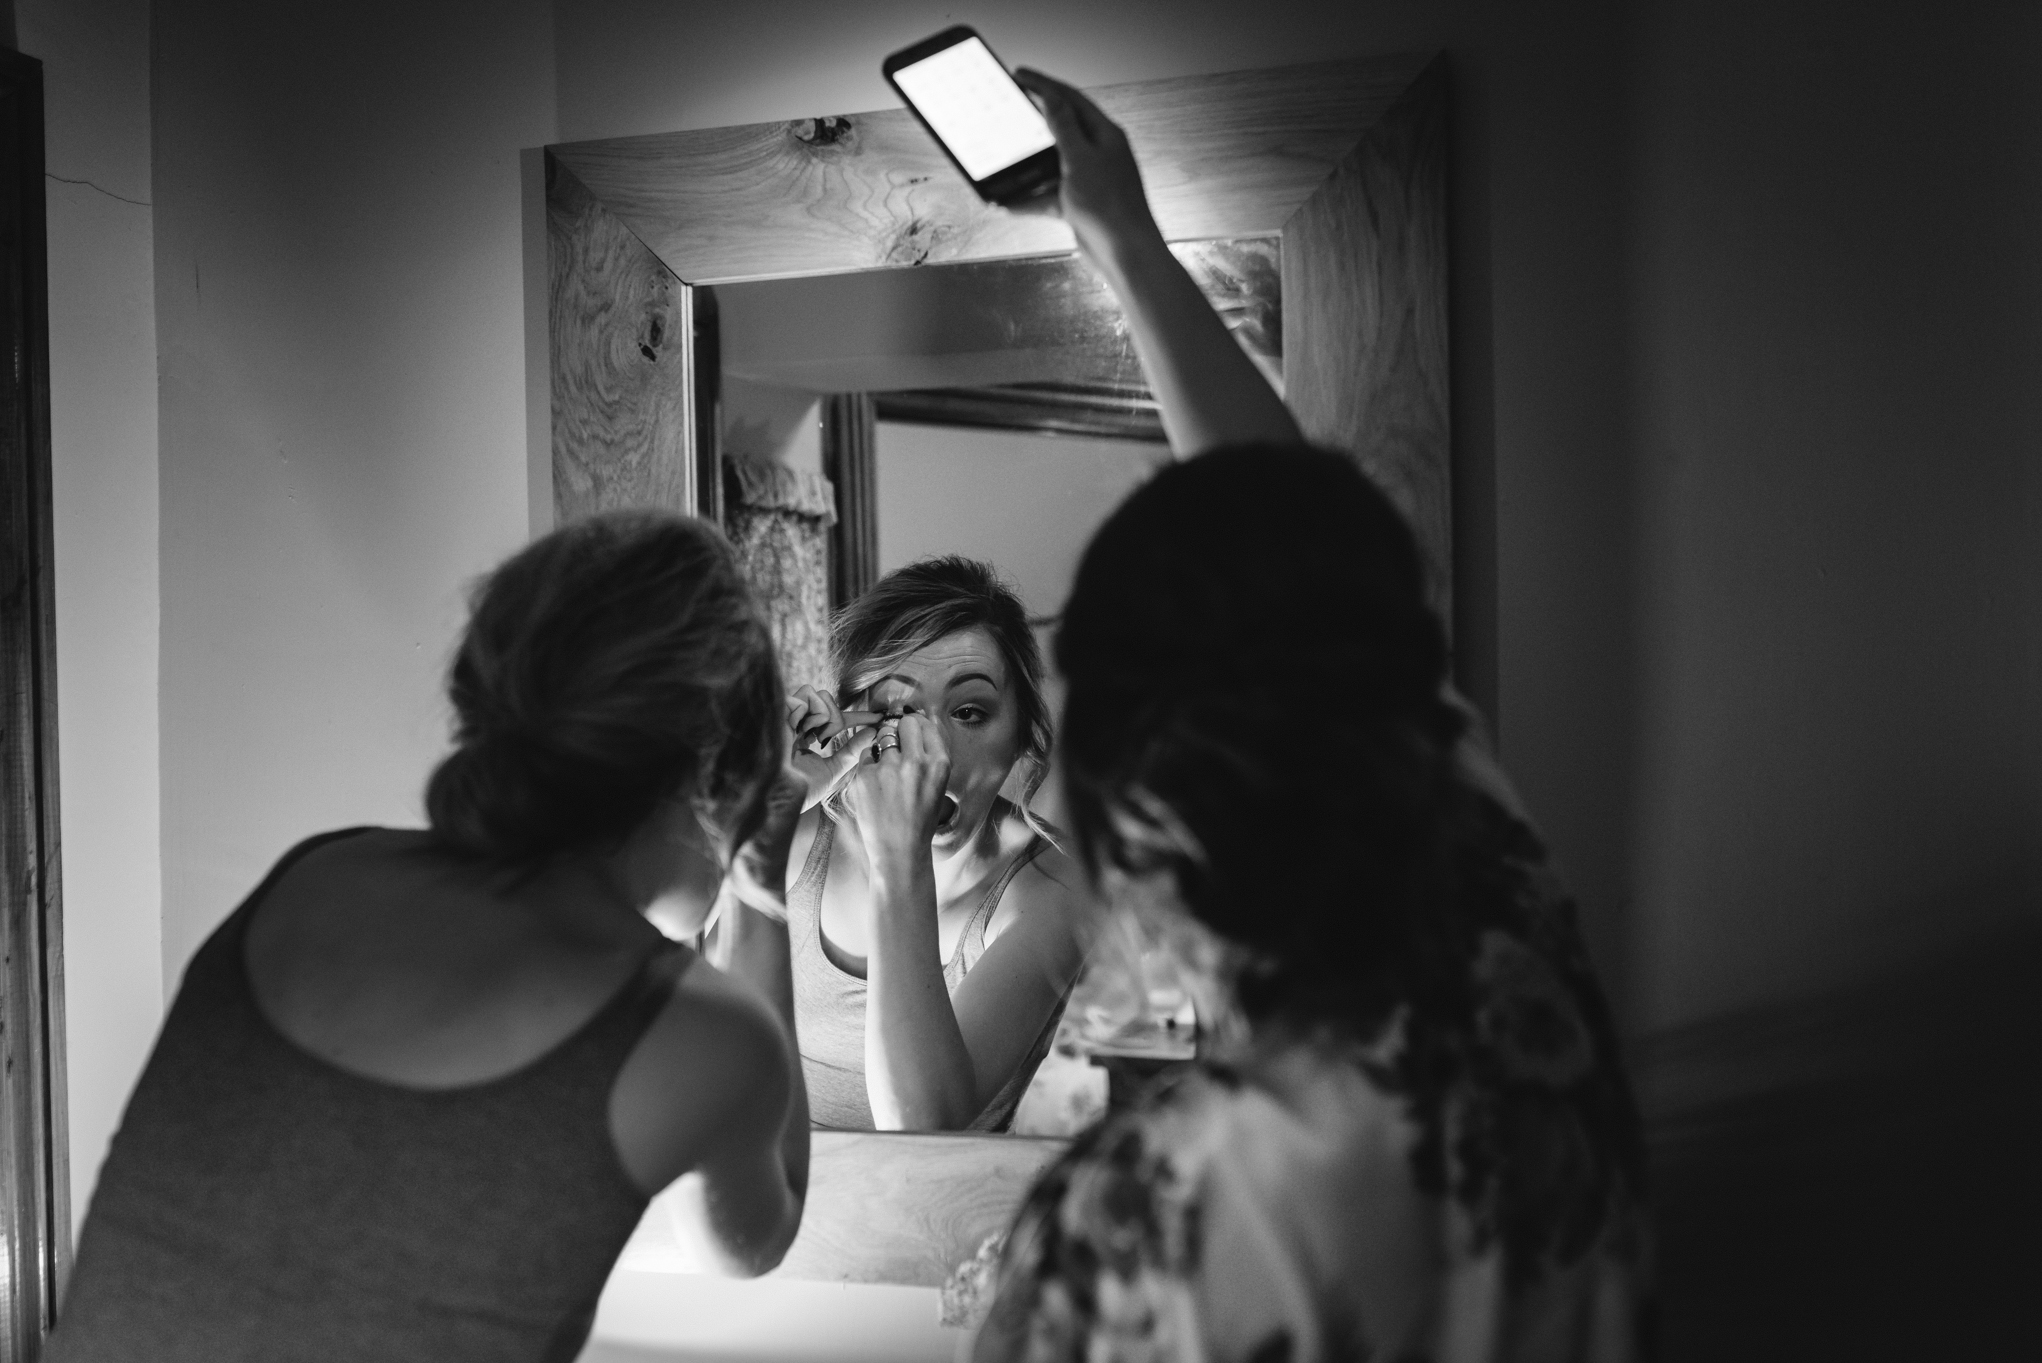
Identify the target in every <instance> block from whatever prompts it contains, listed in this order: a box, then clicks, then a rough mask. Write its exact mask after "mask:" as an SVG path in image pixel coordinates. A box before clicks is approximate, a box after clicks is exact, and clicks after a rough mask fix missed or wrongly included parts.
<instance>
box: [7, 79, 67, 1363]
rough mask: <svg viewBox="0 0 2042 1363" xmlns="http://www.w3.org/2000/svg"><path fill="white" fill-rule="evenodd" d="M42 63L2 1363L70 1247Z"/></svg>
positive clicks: (29, 293) (12, 356) (15, 402)
mask: <svg viewBox="0 0 2042 1363" xmlns="http://www.w3.org/2000/svg"><path fill="white" fill-rule="evenodd" d="M45 213H46V209H45V204H44V197H43V83H42V63H41V62H39V61H37V60H35V59H34V58H33V57H24V56H22V55H21V54H20V53H18V52H12V51H6V50H0V338H4V339H5V341H6V343H7V348H8V350H9V352H10V353H9V354H8V356H7V359H8V364H7V367H6V370H5V372H4V373H0V669H4V677H5V680H4V683H0V707H4V708H0V1181H4V1192H0V1241H4V1244H0V1254H4V1255H5V1262H4V1263H0V1359H4V1360H7V1361H8V1363H14V1361H15V1360H21V1361H23V1363H26V1360H31V1359H34V1358H35V1357H37V1356H38V1355H39V1354H40V1352H41V1349H42V1338H43V1335H44V1334H45V1333H46V1332H47V1331H48V1329H49V1327H50V1325H51V1324H52V1322H53V1321H54V1319H55V1316H56V1305H57V1293H58V1291H59V1289H60V1288H61V1286H62V1284H63V1280H64V1276H65V1273H66V1271H67V1270H68V1269H69V1267H70V1257H71V1211H70V1167H69V1166H70V1160H69V1152H68V1131H67V1125H68V1124H67V1121H66V1114H65V1099H64V972H63V886H62V880H61V875H60V869H59V868H60V862H59V858H58V845H59V844H58V824H57V819H58V801H57V656H56V607H55V597H54V592H53V589H52V573H53V567H54V564H55V557H56V555H55V546H54V542H53V538H52V530H53V511H52V503H51V489H50V366H49V284H48V256H47V249H46V241H45V232H46V216H45Z"/></svg>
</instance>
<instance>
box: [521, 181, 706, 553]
mask: <svg viewBox="0 0 2042 1363" xmlns="http://www.w3.org/2000/svg"><path fill="white" fill-rule="evenodd" d="M546 264H547V299H548V308H547V330H548V340H549V342H550V345H549V350H550V355H551V366H550V368H551V376H552V399H553V505H554V524H556V525H564V524H566V523H567V522H568V521H570V520H573V519H575V518H577V517H580V516H586V515H590V514H592V513H594V512H597V511H609V510H615V509H618V508H621V507H633V506H654V507H665V508H667V509H669V510H673V511H681V512H687V513H693V512H694V511H695V510H696V507H695V468H694V448H695V441H696V431H695V429H694V421H695V414H694V402H693V395H692V392H691V384H692V382H693V380H694V376H695V366H694V364H693V362H692V352H693V318H692V309H691V308H690V306H689V304H690V299H689V297H688V291H687V288H686V286H685V285H683V284H682V283H681V282H680V281H679V280H678V279H676V278H674V276H673V273H672V272H671V271H669V270H668V269H667V268H666V267H665V266H664V265H662V264H661V263H660V262H659V259H658V257H656V256H654V255H653V254H652V252H650V251H648V250H647V249H646V248H645V246H644V244H643V243H642V242H640V241H639V240H638V239H637V238H636V237H634V236H632V235H631V232H630V229H628V228H626V227H625V226H624V224H623V223H621V222H619V221H618V220H617V218H616V217H615V216H614V215H613V214H611V213H609V212H608V211H607V210H605V209H604V207H603V206H602V204H600V203H598V202H597V201H596V199H595V197H594V196H593V195H591V194H590V193H589V192H588V190H587V189H586V188H585V187H584V186H582V185H581V184H580V183H579V182H578V181H577V180H576V179H575V178H574V176H573V175H572V174H571V173H569V172H567V171H566V170H564V169H562V168H561V167H560V166H559V165H557V164H556V163H554V162H553V161H551V160H549V161H548V162H547V168H546Z"/></svg>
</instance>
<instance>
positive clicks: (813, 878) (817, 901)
mask: <svg viewBox="0 0 2042 1363" xmlns="http://www.w3.org/2000/svg"><path fill="white" fill-rule="evenodd" d="M836 840H837V823H836V820H834V819H832V818H831V817H830V816H829V813H828V812H827V811H823V812H820V813H818V814H817V815H816V821H815V838H814V840H813V841H812V842H810V843H809V845H808V860H806V861H804V862H802V863H801V874H800V875H799V876H798V877H796V879H795V881H794V883H793V884H792V885H790V886H788V887H787V921H788V923H789V925H790V926H791V925H796V924H800V923H805V922H809V921H811V920H814V919H818V918H820V917H821V914H822V887H823V882H824V881H825V880H826V879H827V878H828V877H829V873H830V849H831V848H832V847H834V846H835V845H836Z"/></svg>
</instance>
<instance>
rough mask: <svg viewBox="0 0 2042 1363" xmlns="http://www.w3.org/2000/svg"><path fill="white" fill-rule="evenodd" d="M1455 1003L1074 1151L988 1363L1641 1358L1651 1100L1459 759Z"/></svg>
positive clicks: (1471, 758) (1545, 890)
mask: <svg viewBox="0 0 2042 1363" xmlns="http://www.w3.org/2000/svg"><path fill="white" fill-rule="evenodd" d="M1461 769H1462V774H1463V777H1464V780H1463V781H1462V783H1461V784H1462V786H1463V787H1464V793H1465V796H1466V798H1465V799H1463V800H1461V801H1460V802H1459V805H1460V809H1461V811H1462V812H1461V814H1460V815H1459V816H1457V817H1458V821H1459V823H1460V825H1461V826H1460V827H1459V828H1457V829H1456V833H1455V838H1454V846H1455V848H1456V855H1457V857H1458V859H1459V861H1460V862H1461V865H1460V867H1459V871H1460V881H1459V883H1460V885H1461V887H1462V892H1461V896H1460V897H1461V898H1462V899H1463V900H1466V901H1468V902H1467V903H1466V904H1464V905H1463V906H1462V907H1463V909H1464V911H1466V912H1469V913H1471V914H1472V915H1473V918H1472V920H1471V922H1470V923H1469V940H1470V942H1471V946H1470V948H1469V950H1468V951H1467V952H1466V959H1465V961H1464V968H1465V975H1464V979H1463V980H1462V981H1461V984H1462V985H1463V986H1464V987H1462V988H1459V989H1454V990H1448V991H1446V992H1447V993H1449V994H1452V995H1455V996H1457V998H1458V1002H1454V1003H1450V1004H1448V1005H1446V1006H1439V1005H1437V1004H1436V1003H1435V1004H1434V1005H1433V1006H1430V1007H1424V1006H1414V1005H1407V1006H1405V1007H1403V1008H1402V1009H1401V1010H1400V1011H1399V1012H1398V1013H1397V1014H1396V1016H1395V1019H1394V1020H1393V1021H1392V1023H1391V1024H1390V1025H1389V1027H1388V1028H1387V1029H1386V1030H1385V1032H1384V1034H1383V1035H1381V1036H1378V1037H1375V1038H1371V1039H1368V1040H1367V1041H1365V1042H1358V1041H1355V1040H1353V1039H1351V1038H1347V1039H1342V1038H1338V1037H1334V1036H1332V1035H1328V1034H1324V1033H1321V1034H1316V1035H1310V1036H1306V1035H1301V1034H1295V1035H1291V1036H1287V1037H1282V1038H1272V1037H1268V1036H1264V1037H1260V1038H1257V1039H1256V1040H1255V1041H1253V1042H1252V1043H1250V1044H1249V1045H1248V1046H1246V1047H1245V1048H1243V1049H1242V1050H1241V1051H1240V1052H1239V1053H1238V1054H1236V1055H1234V1056H1233V1057H1231V1058H1230V1059H1229V1060H1226V1061H1220V1060H1207V1061H1202V1062H1201V1063H1199V1064H1198V1065H1196V1066H1195V1067H1192V1068H1190V1069H1189V1070H1188V1071H1186V1072H1183V1073H1180V1074H1179V1075H1176V1076H1174V1077H1173V1078H1172V1079H1170V1080H1168V1081H1166V1082H1165V1083H1164V1084H1163V1085H1162V1086H1161V1087H1159V1088H1157V1089H1155V1090H1153V1091H1151V1092H1150V1093H1149V1094H1147V1095H1146V1096H1145V1097H1144V1100H1143V1101H1142V1102H1141V1103H1140V1104H1139V1105H1138V1106H1137V1107H1136V1108H1135V1109H1134V1110H1131V1111H1129V1112H1126V1113H1122V1114H1117V1115H1114V1116H1110V1117H1109V1118H1108V1119H1107V1120H1106V1121H1104V1122H1103V1123H1102V1124H1100V1125H1099V1126H1097V1127H1095V1128H1094V1129H1093V1130H1092V1131H1091V1132H1089V1133H1087V1134H1086V1135H1085V1136H1083V1137H1081V1138H1079V1139H1078V1140H1077V1141H1076V1142H1075V1143H1074V1144H1073V1146H1072V1148H1071V1149H1070V1150H1069V1151H1068V1152H1067V1153H1066V1154H1065V1155H1064V1156H1063V1157H1062V1158H1061V1159H1060V1160H1059V1161H1058V1162H1057V1163H1056V1164H1054V1165H1053V1166H1051V1168H1050V1169H1049V1171H1048V1172H1047V1173H1046V1174H1045V1175H1044V1177H1043V1178H1042V1179H1041V1181H1040V1182H1039V1183H1038V1184H1037V1186H1036V1187H1035V1188H1034V1190H1033V1191H1032V1192H1031V1193H1030V1195H1029V1197H1028V1199H1027V1201H1026V1202H1025V1204H1024V1206H1023V1209H1022V1211H1021V1214H1020V1216H1019V1218H1018V1219H1017V1221H1016V1223H1015V1226H1014V1228H1013V1230H1012V1231H1011V1232H1010V1234H1009V1236H1008V1238H1007V1242H1006V1244H1005V1246H1004V1249H1003V1251H1002V1252H1001V1255H1000V1259H999V1263H998V1267H997V1269H996V1270H995V1274H994V1284H993V1292H992V1298H993V1299H992V1302H991V1305H990V1308H989V1310H988V1312H987V1315H986V1318H985V1320H984V1322H983V1324H982V1325H981V1327H980V1330H979V1333H978V1336H977V1338H976V1340H975V1341H974V1346H973V1348H974V1351H973V1357H974V1358H975V1359H977V1360H979V1363H1000V1361H1005V1360H1013V1361H1015V1363H1022V1361H1025V1363H1064V1361H1065V1360H1070V1361H1071V1363H1360V1360H1370V1361H1371V1363H1376V1361H1380V1363H1463V1361H1464V1360H1477V1359H1480V1360H1511V1361H1512V1363H1518V1361H1520V1360H1521V1361H1522V1363H1548V1361H1552V1363H1558V1361H1559V1360H1569V1361H1570V1363H1571V1361H1572V1360H1593V1361H1594V1363H1606V1361H1607V1363H1618V1361H1622V1360H1631V1359H1634V1358H1637V1357H1639V1356H1641V1354H1642V1353H1643V1352H1644V1351H1645V1341H1644V1336H1645V1334H1646V1331H1647V1327H1648V1323H1649V1322H1648V1317H1649V1310H1648V1304H1647V1301H1646V1289H1645V1284H1646V1282H1647V1276H1648V1275H1647V1263H1646V1259H1647V1249H1648V1247H1647V1243H1646V1235H1645V1226H1644V1221H1643V1216H1642V1204H1643V1180H1644V1168H1643V1165H1644V1160H1643V1152H1642V1141H1641V1137H1640V1132H1639V1125H1638V1119H1637V1115H1636V1109H1635V1106H1634V1104H1633V1101H1632V1098H1631V1094H1630V1089H1629V1085H1628V1083H1627V1082H1626V1080H1625V1077H1624V1074H1623V1071H1622V1069H1621V1067H1620V1065H1619V1063H1618V1058H1617V1053H1616V1044H1615V1034H1614V1030H1613V1028H1612V1025H1611V1021H1610V1018H1609V1014H1608V1010H1607V1008H1606V1007H1605V1005H1604V1002H1603V999H1602V996H1601V993H1600V991H1599V990H1598V988H1597V986H1596V984H1595V981H1594V978H1593V976H1592V975H1591V973H1590V971H1589V968H1588V963H1587V958H1586V955H1585V953H1584V952H1583V950H1582V947H1581V944H1580V940H1579V937H1578V934H1577V931H1576V928H1575V923H1574V907H1573V904H1572V901H1571V900H1570V899H1569V898H1568V897H1567V895H1566V893H1565V891H1564V889H1563V887H1562V886H1561V884H1560V883H1559V881H1558V879H1557V877H1556V876H1555V875H1554V873H1553V871H1552V869H1551V866H1550V864H1549V859H1548V857H1547V854H1546V851H1545V848H1544V846H1543V845H1542V844H1541V842H1540V840H1539V838H1538V836H1537V835H1536V834H1535V833H1534V832H1533V830H1532V828H1531V826H1530V824H1529V822H1528V821H1527V820H1526V819H1525V818H1524V816H1523V814H1522V812H1521V810H1520V808H1519V806H1518V804H1517V801H1516V799H1515V797H1514V795H1513V794H1512V793H1511V792H1510V789H1509V786H1508V784H1507V782H1505V780H1504V778H1503V776H1502V774H1501V772H1500V771H1498V770H1497V769H1496V768H1495V766H1494V764H1493V763H1492V762H1491V761H1490V760H1489V759H1488V758H1487V756H1486V753H1485V751H1484V750H1483V749H1482V748H1481V747H1480V746H1479V745H1478V744H1477V743H1476V742H1475V741H1474V740H1470V741H1468V742H1467V743H1466V744H1464V745H1463V759H1462V762H1461Z"/></svg>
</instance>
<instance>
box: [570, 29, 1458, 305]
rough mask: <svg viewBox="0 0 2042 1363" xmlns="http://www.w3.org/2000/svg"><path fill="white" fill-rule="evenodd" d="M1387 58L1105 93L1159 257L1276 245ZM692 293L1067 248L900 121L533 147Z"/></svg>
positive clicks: (1386, 77) (1387, 90)
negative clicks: (1190, 246)
mask: <svg viewBox="0 0 2042 1363" xmlns="http://www.w3.org/2000/svg"><path fill="white" fill-rule="evenodd" d="M1423 63H1424V59H1423V58H1422V57H1412V56H1393V57H1376V58H1367V59H1363V60H1359V61H1341V62H1325V63H1319V64H1315V65H1310V66H1293V67H1285V68H1281V69H1277V70H1263V71H1237V72H1230V73H1227V74H1223V75H1214V76H1184V77H1178V78H1175V79H1171V80H1156V81H1140V82H1136V83H1132V84H1127V85H1110V86H1105V87H1102V88H1100V89H1096V90H1093V91H1091V92H1090V93H1091V95H1092V97H1093V98H1094V99H1096V100H1097V101H1098V102H1099V104H1100V106H1101V107H1102V108H1104V109H1105V111H1106V112H1107V113H1108V114H1109V115H1111V116H1112V117H1113V118H1114V119H1116V120H1117V121H1118V122H1119V123H1120V124H1121V125H1122V126H1123V127H1125V128H1126V129H1127V133H1128V138H1129V140H1130V141H1131V142H1132V143H1133V145H1134V150H1135V155H1136V158H1137V159H1138V160H1139V161H1140V163H1141V166H1142V175H1143V179H1144V182H1145V183H1146V185H1147V187H1148V193H1149V202H1150V205H1151V206H1152V207H1153V208H1154V210H1155V213H1156V220H1157V221H1158V222H1159V223H1160V224H1161V225H1162V227H1163V232H1164V235H1165V236H1167V237H1168V238H1170V239H1171V240H1172V241H1188V240H1194V239H1199V238H1207V237H1233V236H1255V235H1262V234H1267V233H1273V232H1275V231H1277V230H1279V229H1280V228H1281V227H1282V226H1283V224H1284V222H1285V220H1286V219H1288V218H1289V217H1290V215H1291V213H1292V211H1293V210H1295V209H1296V208H1297V206H1298V205H1299V204H1301V203H1303V202H1304V201H1305V200H1306V199H1307V198H1308V197H1309V196H1310V195H1311V194H1312V192H1313V191H1314V190H1315V189H1316V188H1318V186H1319V184H1320V183H1321V182H1322V181H1323V180H1324V179H1325V178H1326V176H1327V174H1328V172H1329V171H1331V170H1332V168H1333V166H1334V165H1335V164H1336V163H1338V162H1339V160H1340V159H1341V157H1342V156H1344V155H1345V154H1346V153H1347V151H1348V149H1349V148H1351V147H1353V146H1354V144H1355V141H1356V140H1357V138H1358V137H1359V136H1360V135H1361V133H1362V132H1364V131H1365V130H1366V129H1368V128H1369V127H1371V126H1373V124H1374V123H1375V121H1376V119H1377V118H1378V117H1379V116H1380V115H1381V114H1382V113H1383V112H1384V111H1385V110H1386V109H1388V108H1389V106H1390V105H1391V104H1392V103H1393V102H1394V101H1395V99H1396V97H1397V95H1398V94H1399V93H1400V92H1401V91H1402V90H1403V89H1404V88H1405V86H1406V85H1408V84H1409V83H1410V81H1411V78H1412V77H1413V75H1414V74H1415V73H1416V72H1417V71H1418V70H1419V68H1420V67H1421V66H1422V65H1423ZM549 150H550V151H551V152H552V153H553V155H554V156H555V157H556V158H558V160H559V161H560V162H561V164H563V165H565V166H566V167H568V168H569V169H571V170H572V171H573V172H574V174H575V175H576V176H578V177H579V178H580V180H581V181H582V183H583V184H585V185H587V186H588V188H589V190H590V191H591V192H593V193H594V194H595V196H596V197H597V198H598V199H600V200H601V201H602V202H603V203H604V204H605V205H606V206H607V207H608V208H609V209H610V210H611V211H612V212H613V213H615V214H616V215H617V216H618V217H619V218H620V219H621V220H622V221H623V222H624V223H626V224H627V225H628V226H629V227H630V228H631V230H632V231H634V232H635V233H637V234H638V236H639V237H640V238H641V239H642V240H644V241H645V243H646V244H647V245H649V246H650V247H651V248H652V249H653V250H654V251H655V252H656V253H657V254H658V255H659V257H660V259H661V260H663V261H665V262H666V264H667V266H668V268H670V269H671V270H673V272H674V273H675V274H676V275H678V276H680V277H681V278H682V279H685V280H687V281H688V282H689V283H691V284H699V283H722V282H726V281H733V280H741V279H764V278H775V277H785V276H789V275H801V274H828V273H833V272H836V271H841V270H877V269H887V268H891V267H894V266H901V265H922V264H933V263H937V262H941V261H963V260H994V259H1001V258H1006V257H1014V256H1028V255H1049V254H1057V253H1061V252H1065V251H1068V250H1070V249H1071V246H1072V241H1071V235H1070V231H1069V229H1068V228H1066V227H1065V226H1064V225H1063V224H1062V223H1061V222H1060V221H1057V220H1055V219H1052V218H1043V217H1032V216H1017V215H1014V214H1010V213H1008V212H1006V211H1005V210H1002V209H997V208H993V207H991V206H989V205H987V204H985V203H982V202H981V201H980V200H979V199H978V197H977V195H975V194H974V193H972V191H971V188H970V186H969V185H967V184H966V183H965V182H964V180H963V179H962V177H960V176H959V175H958V173H957V170H956V168H955V167H954V166H952V165H951V164H950V162H949V160H948V159H946V158H945V157H944V155H943V153H942V152H941V151H940V150H939V149H938V148H937V146H936V144H935V143H934V142H933V141H932V140H931V139H930V137H929V135H928V134H927V133H926V132H925V131H924V130H923V129H922V127H921V125H920V124H918V123H917V122H915V120H914V117H913V115H911V114H909V113H908V112H907V110H905V109H889V110H881V111H879V112H875V113H863V114H850V115H844V116H840V117H832V118H818V119H801V120H797V121H795V122H792V123H754V124H747V125H743V126H739V127H731V128H712V129H705V130H702V131H697V132H683V133H662V134H655V135H652V136H647V137H624V138H609V139H604V140H600V141H591V142H573V143H564V144H560V145H557V146H554V147H552V148H550V149H549Z"/></svg>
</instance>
